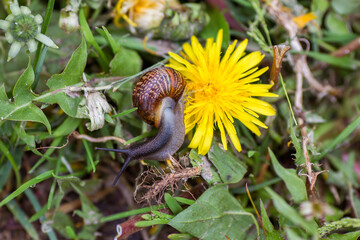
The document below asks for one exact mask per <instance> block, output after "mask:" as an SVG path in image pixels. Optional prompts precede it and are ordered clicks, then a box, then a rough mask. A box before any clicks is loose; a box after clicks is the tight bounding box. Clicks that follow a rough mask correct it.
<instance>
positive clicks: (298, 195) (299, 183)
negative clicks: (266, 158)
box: [268, 148, 307, 203]
mask: <svg viewBox="0 0 360 240" xmlns="http://www.w3.org/2000/svg"><path fill="white" fill-rule="evenodd" d="M268 150H269V154H270V158H271V162H272V165H273V167H274V170H275V172H276V174H277V175H278V176H279V177H280V178H281V179H282V180H283V181H284V182H285V185H286V188H287V189H288V190H289V192H290V193H291V195H292V197H293V200H294V202H295V203H300V202H302V201H305V200H307V193H306V186H305V183H304V182H303V180H301V179H300V178H299V177H298V175H297V174H296V171H295V170H294V169H286V168H284V167H283V166H281V165H280V163H279V162H278V160H277V158H276V157H275V155H274V153H273V152H272V151H271V149H270V148H268Z"/></svg>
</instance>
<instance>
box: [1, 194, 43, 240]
mask: <svg viewBox="0 0 360 240" xmlns="http://www.w3.org/2000/svg"><path fill="white" fill-rule="evenodd" d="M6 206H7V208H8V209H9V211H10V212H11V213H12V214H13V215H14V217H15V218H16V220H18V222H19V223H20V224H21V226H23V228H24V229H25V231H26V232H27V233H28V234H29V236H30V237H31V238H32V239H35V240H37V239H40V237H39V235H38V233H37V231H36V229H35V228H34V226H33V225H32V224H31V223H30V222H29V219H28V216H26V214H25V212H24V211H23V210H22V209H21V207H20V206H19V204H17V203H16V202H15V200H12V201H9V202H8V203H7V204H6Z"/></svg>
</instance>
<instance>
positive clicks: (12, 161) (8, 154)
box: [0, 140, 21, 187]
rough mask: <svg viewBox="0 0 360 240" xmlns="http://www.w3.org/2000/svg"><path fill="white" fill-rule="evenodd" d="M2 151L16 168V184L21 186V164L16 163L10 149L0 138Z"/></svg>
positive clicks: (14, 168)
mask: <svg viewBox="0 0 360 240" xmlns="http://www.w3.org/2000/svg"><path fill="white" fill-rule="evenodd" d="M0 151H1V152H2V153H3V154H4V155H5V157H6V158H7V159H8V160H9V162H10V163H11V166H12V168H13V170H14V174H15V178H16V186H18V187H19V186H20V184H21V177H20V173H19V169H20V168H19V166H18V165H17V164H16V162H15V159H14V158H13V156H12V155H11V153H10V151H9V149H8V148H7V147H6V146H5V144H4V143H3V142H2V141H1V140H0Z"/></svg>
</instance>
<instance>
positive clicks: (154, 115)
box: [96, 67, 186, 184]
mask: <svg viewBox="0 0 360 240" xmlns="http://www.w3.org/2000/svg"><path fill="white" fill-rule="evenodd" d="M185 84H186V83H185V80H184V78H183V77H182V75H181V74H180V73H179V72H177V71H176V70H174V69H172V68H168V67H159V68H155V69H152V70H150V71H148V72H146V73H145V74H144V75H143V76H142V77H141V78H140V80H139V82H138V83H137V84H136V86H135V88H134V91H133V95H132V98H133V104H134V107H137V112H138V114H139V116H140V117H141V118H142V119H143V120H144V121H145V122H146V123H148V124H150V125H154V126H155V127H156V128H158V129H159V130H158V133H157V135H156V136H155V137H154V138H152V139H149V140H147V141H145V142H143V143H140V144H133V145H130V147H129V148H128V149H109V148H96V149H98V150H105V151H113V152H118V153H121V154H122V155H123V156H124V157H125V162H124V165H123V167H122V168H121V170H120V172H119V174H118V175H117V177H116V178H115V180H114V183H113V184H115V183H116V182H117V181H118V179H119V178H120V176H121V174H122V173H123V171H124V170H125V168H126V167H127V165H128V164H129V163H130V161H132V160H142V159H148V160H157V161H166V160H167V159H168V158H169V157H170V156H171V155H173V154H174V153H175V152H176V151H177V150H179V148H180V147H181V145H182V144H183V142H184V137H185V127H184V113H183V101H182V95H183V92H184V89H185Z"/></svg>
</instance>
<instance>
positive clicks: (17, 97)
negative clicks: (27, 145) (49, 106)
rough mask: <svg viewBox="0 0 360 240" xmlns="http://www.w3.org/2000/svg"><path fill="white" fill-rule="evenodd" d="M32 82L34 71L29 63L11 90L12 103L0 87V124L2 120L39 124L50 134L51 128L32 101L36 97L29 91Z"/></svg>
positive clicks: (2, 87)
mask: <svg viewBox="0 0 360 240" xmlns="http://www.w3.org/2000/svg"><path fill="white" fill-rule="evenodd" d="M33 81H34V71H33V68H32V66H31V63H30V59H29V64H28V66H27V68H26V69H25V71H24V72H23V74H21V76H20V78H19V79H18V81H17V82H16V84H15V86H14V89H13V98H14V101H13V103H12V102H11V101H9V100H8V97H7V95H6V91H5V87H4V85H2V86H1V87H0V106H1V108H0V123H1V122H2V121H4V120H12V121H32V122H39V123H42V124H44V125H45V126H46V128H47V130H48V132H49V134H51V126H50V123H49V121H48V119H47V118H46V116H45V114H44V113H43V112H42V111H41V109H40V108H38V107H37V106H35V105H34V104H33V103H32V101H33V100H34V99H35V98H36V95H35V94H34V93H33V92H32V91H31V90H30V88H31V84H32V83H33Z"/></svg>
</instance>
